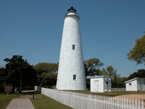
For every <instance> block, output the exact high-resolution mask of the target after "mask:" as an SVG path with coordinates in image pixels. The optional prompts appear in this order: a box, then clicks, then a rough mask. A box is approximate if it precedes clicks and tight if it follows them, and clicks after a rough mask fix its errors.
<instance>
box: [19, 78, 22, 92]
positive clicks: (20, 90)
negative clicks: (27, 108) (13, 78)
mask: <svg viewBox="0 0 145 109" xmlns="http://www.w3.org/2000/svg"><path fill="white" fill-rule="evenodd" d="M19 93H22V76H21V79H20V89H19Z"/></svg>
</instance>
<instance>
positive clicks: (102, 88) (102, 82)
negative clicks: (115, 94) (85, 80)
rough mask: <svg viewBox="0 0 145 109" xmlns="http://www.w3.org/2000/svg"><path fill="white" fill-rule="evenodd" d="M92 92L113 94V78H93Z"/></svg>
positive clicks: (91, 80)
mask: <svg viewBox="0 0 145 109" xmlns="http://www.w3.org/2000/svg"><path fill="white" fill-rule="evenodd" d="M105 78H106V79H105ZM107 81H108V85H106V82H107ZM90 91H91V92H111V78H110V77H107V76H106V77H103V76H96V77H91V79H90Z"/></svg>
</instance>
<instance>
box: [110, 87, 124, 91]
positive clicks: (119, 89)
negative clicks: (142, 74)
mask: <svg viewBox="0 0 145 109" xmlns="http://www.w3.org/2000/svg"><path fill="white" fill-rule="evenodd" d="M111 91H126V88H111Z"/></svg>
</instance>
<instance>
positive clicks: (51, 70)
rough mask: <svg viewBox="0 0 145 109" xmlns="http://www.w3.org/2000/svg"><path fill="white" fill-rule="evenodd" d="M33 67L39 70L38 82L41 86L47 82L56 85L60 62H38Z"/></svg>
mask: <svg viewBox="0 0 145 109" xmlns="http://www.w3.org/2000/svg"><path fill="white" fill-rule="evenodd" d="M33 68H34V69H35V70H36V72H37V84H39V86H42V85H44V84H45V83H46V84H47V85H54V84H55V83H56V78H57V74H56V73H57V71H58V64H55V63H38V64H36V65H35V66H34V67H33ZM54 81H55V82H54Z"/></svg>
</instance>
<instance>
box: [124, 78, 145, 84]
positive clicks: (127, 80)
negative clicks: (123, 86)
mask: <svg viewBox="0 0 145 109" xmlns="http://www.w3.org/2000/svg"><path fill="white" fill-rule="evenodd" d="M137 79H145V78H139V77H135V78H133V79H130V80H127V81H125V82H124V83H128V82H131V81H134V80H137Z"/></svg>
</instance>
